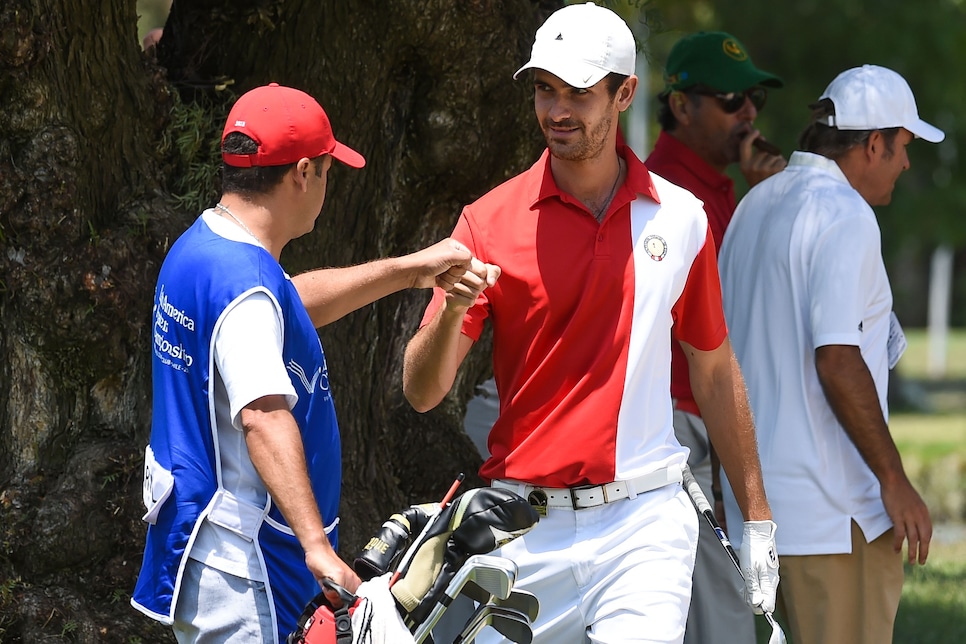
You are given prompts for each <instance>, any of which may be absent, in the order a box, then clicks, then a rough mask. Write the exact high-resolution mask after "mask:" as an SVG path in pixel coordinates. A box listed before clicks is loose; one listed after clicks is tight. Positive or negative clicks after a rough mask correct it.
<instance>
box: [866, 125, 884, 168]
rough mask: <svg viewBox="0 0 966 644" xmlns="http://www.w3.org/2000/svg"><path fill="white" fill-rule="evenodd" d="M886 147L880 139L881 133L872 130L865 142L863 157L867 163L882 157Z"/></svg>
mask: <svg viewBox="0 0 966 644" xmlns="http://www.w3.org/2000/svg"><path fill="white" fill-rule="evenodd" d="M885 149H886V145H885V139H883V138H882V132H880V131H879V130H873V132H872V134H870V135H869V138H868V139H866V140H865V156H866V158H867V159H868V160H869V161H873V160H876V159H878V158H879V157H881V156H882V153H883V152H885Z"/></svg>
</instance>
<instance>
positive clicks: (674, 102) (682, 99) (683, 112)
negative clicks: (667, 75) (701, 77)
mask: <svg viewBox="0 0 966 644" xmlns="http://www.w3.org/2000/svg"><path fill="white" fill-rule="evenodd" d="M667 104H668V107H669V108H671V113H672V114H674V119H675V120H676V121H677V122H678V123H681V124H682V125H688V124H689V123H690V122H691V100H690V99H689V98H688V96H687V94H685V93H684V92H678V91H672V92H671V94H670V96H668V97H667Z"/></svg>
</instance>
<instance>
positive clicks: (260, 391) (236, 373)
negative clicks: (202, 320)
mask: <svg viewBox="0 0 966 644" xmlns="http://www.w3.org/2000/svg"><path fill="white" fill-rule="evenodd" d="M214 348H215V366H216V367H217V369H218V373H219V374H220V375H221V378H222V381H223V382H224V383H225V389H226V391H227V392H228V402H229V407H230V414H231V422H232V425H233V426H234V427H235V429H238V430H241V429H242V427H241V416H240V414H241V410H242V408H243V407H245V406H246V405H248V404H249V403H251V402H252V401H255V400H258V399H259V398H262V397H264V396H272V395H282V396H285V398H286V401H287V402H288V406H289V409H291V408H293V407H294V406H295V403H297V402H298V394H296V393H295V388H294V387H293V386H292V381H291V380H290V379H289V377H288V372H287V371H286V369H285V364H284V362H283V359H282V314H281V311H280V310H279V309H278V307H277V306H276V304H275V301H274V300H273V299H272V298H271V297H270V296H269V295H268V293H266V292H264V291H256V292H254V293H252V294H250V295H247V296H245V297H244V298H243V299H242V300H241V301H239V302H238V303H237V304H235V306H233V307H232V308H231V309H230V310H229V311H228V312H227V313H225V316H224V319H223V320H222V322H221V326H219V327H218V330H217V331H216V332H215V339H214Z"/></svg>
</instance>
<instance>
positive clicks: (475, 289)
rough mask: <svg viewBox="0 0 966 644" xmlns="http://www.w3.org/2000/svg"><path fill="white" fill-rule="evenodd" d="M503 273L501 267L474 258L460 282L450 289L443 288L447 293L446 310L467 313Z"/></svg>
mask: <svg viewBox="0 0 966 644" xmlns="http://www.w3.org/2000/svg"><path fill="white" fill-rule="evenodd" d="M501 272H502V271H501V269H500V267H499V266H497V265H495V264H484V263H483V262H481V261H480V260H478V259H476V258H475V257H474V258H473V259H471V260H470V266H469V268H468V269H466V270H465V271H464V272H463V273H462V275H461V276H460V279H459V281H457V282H455V283H454V284H452V285H451V287H450V288H445V287H442V288H443V290H445V291H446V308H447V309H449V310H452V311H458V310H460V309H462V310H463V311H465V310H466V309H468V308H470V307H471V306H473V304H474V303H476V298H478V297H479V296H480V293H482V292H483V290H484V289H487V288H490V287H491V286H493V285H494V284H496V281H497V280H498V279H500V274H501Z"/></svg>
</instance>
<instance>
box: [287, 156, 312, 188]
mask: <svg viewBox="0 0 966 644" xmlns="http://www.w3.org/2000/svg"><path fill="white" fill-rule="evenodd" d="M310 172H314V170H313V169H312V161H311V160H310V159H308V158H307V157H302V158H301V159H299V160H298V162H297V163H296V164H295V167H294V168H293V169H292V173H293V178H294V179H295V183H296V184H298V186H299V188H300V189H301V190H302V192H305V191H307V190H308V188H309V173H310Z"/></svg>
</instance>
